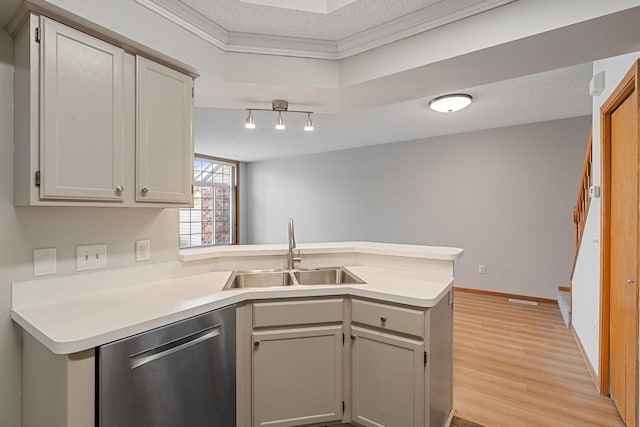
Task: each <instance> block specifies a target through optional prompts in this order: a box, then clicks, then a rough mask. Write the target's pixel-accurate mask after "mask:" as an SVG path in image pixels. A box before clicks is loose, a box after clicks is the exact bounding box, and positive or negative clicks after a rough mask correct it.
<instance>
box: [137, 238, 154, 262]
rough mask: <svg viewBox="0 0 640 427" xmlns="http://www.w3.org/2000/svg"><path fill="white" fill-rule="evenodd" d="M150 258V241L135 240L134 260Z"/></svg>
mask: <svg viewBox="0 0 640 427" xmlns="http://www.w3.org/2000/svg"><path fill="white" fill-rule="evenodd" d="M150 259H151V241H150V240H136V261H138V262H139V261H149V260H150Z"/></svg>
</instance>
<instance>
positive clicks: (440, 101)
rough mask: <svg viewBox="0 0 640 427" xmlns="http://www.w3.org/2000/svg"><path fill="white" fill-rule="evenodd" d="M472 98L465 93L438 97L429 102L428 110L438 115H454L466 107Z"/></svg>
mask: <svg viewBox="0 0 640 427" xmlns="http://www.w3.org/2000/svg"><path fill="white" fill-rule="evenodd" d="M471 101H473V97H472V96H471V95H468V94H466V93H452V94H449V95H442V96H438V97H437V98H433V99H432V100H431V101H429V108H431V109H432V110H433V111H437V112H439V113H454V112H456V111H460V110H462V109H463V108H465V107H468V106H469V104H471Z"/></svg>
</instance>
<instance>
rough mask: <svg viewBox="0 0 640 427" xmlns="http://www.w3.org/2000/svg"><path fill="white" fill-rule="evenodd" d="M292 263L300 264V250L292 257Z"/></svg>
mask: <svg viewBox="0 0 640 427" xmlns="http://www.w3.org/2000/svg"><path fill="white" fill-rule="evenodd" d="M293 262H302V256H300V249H298V256H294V257H293Z"/></svg>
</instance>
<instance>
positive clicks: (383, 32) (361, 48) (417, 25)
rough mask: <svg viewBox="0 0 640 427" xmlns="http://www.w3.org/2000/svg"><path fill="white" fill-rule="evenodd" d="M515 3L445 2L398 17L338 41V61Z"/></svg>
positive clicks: (507, 0) (492, 0) (495, 0)
mask: <svg viewBox="0 0 640 427" xmlns="http://www.w3.org/2000/svg"><path fill="white" fill-rule="evenodd" d="M514 1H516V0H484V1H482V2H480V3H478V2H477V1H473V0H449V1H447V2H446V3H445V2H439V3H436V4H434V5H432V6H428V7H425V8H423V9H419V10H417V11H415V12H412V13H409V14H407V15H404V16H400V17H398V18H396V19H393V20H391V21H388V22H385V23H383V24H381V25H378V26H376V27H373V28H370V29H368V30H364V31H361V32H359V33H356V34H354V35H352V36H349V37H345V38H343V39H341V40H339V41H338V52H339V59H344V58H348V57H350V56H354V55H357V54H359V53H363V52H366V51H368V50H371V49H375V48H378V47H380V46H384V45H387V44H389V43H393V42H397V41H399V40H402V39H405V38H407V37H411V36H415V35H416V34H420V33H424V32H426V31H429V30H433V29H435V28H438V27H442V26H443V25H447V24H451V23H453V22H456V21H460V20H462V19H465V18H468V17H470V16H473V15H477V14H479V13H482V12H486V11H488V10H491V9H495V8H496V7H500V6H504V5H505V4H508V3H512V2H514Z"/></svg>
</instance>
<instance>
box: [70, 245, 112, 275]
mask: <svg viewBox="0 0 640 427" xmlns="http://www.w3.org/2000/svg"><path fill="white" fill-rule="evenodd" d="M106 266H107V245H104V244H101V245H78V246H76V271H86V270H96V269H100V268H106Z"/></svg>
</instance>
